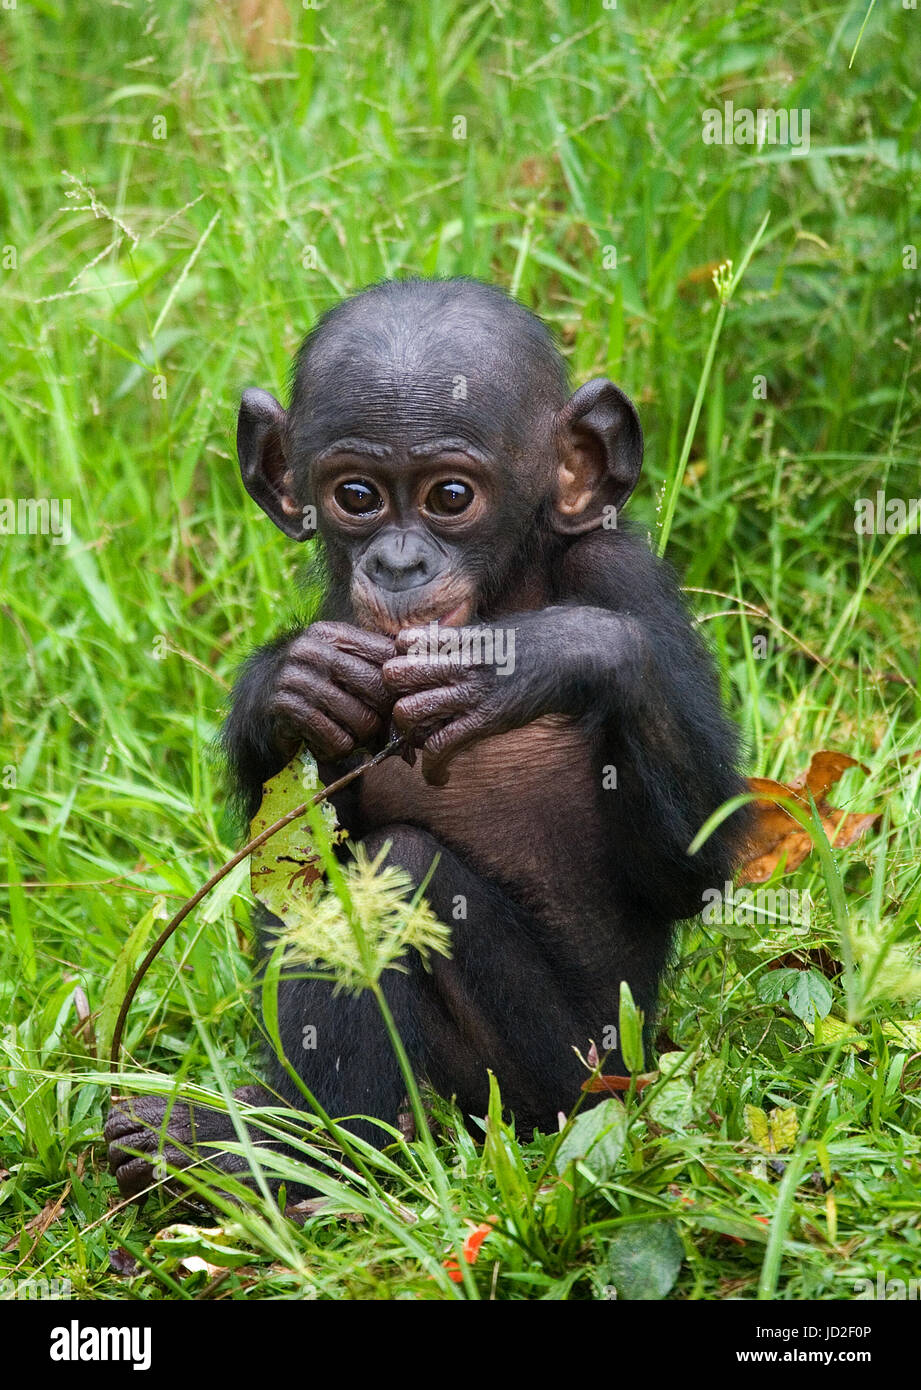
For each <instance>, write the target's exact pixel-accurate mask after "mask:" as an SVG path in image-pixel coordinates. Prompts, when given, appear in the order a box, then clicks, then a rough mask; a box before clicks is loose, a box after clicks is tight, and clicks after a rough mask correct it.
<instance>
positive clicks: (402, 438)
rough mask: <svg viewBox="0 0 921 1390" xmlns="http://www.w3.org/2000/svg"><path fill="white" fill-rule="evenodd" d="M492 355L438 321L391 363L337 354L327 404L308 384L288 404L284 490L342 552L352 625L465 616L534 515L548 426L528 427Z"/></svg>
mask: <svg viewBox="0 0 921 1390" xmlns="http://www.w3.org/2000/svg"><path fill="white" fill-rule="evenodd" d="M498 357H499V354H497V352H496V349H495V345H494V344H490V343H489V342H488V341H486V340H485V338H484V337H483V336H482V335H481V334H479V333H476V332H471V331H470V329H469V328H468V331H467V334H466V336H465V338H463V339H461V340H456V339H454V338H453V337H452V336H451V334H450V329H449V328H448V329H446V330H445V332H444V334H443V335H439V336H438V337H437V338H436V339H435V340H434V341H433V340H432V338H431V337H429V338H428V340H427V343H426V347H425V350H424V351H420V352H419V353H418V354H417V355H415V357H414V358H410V360H409V362H407V361H406V360H405V359H404V361H403V362H402V363H401V364H400V368H399V369H398V368H397V366H396V364H395V363H394V362H393V361H392V360H388V359H386V358H385V359H384V360H383V361H381V359H380V358H379V357H375V356H374V354H373V353H365V354H362V355H360V356H358V357H357V358H355V357H353V358H352V359H351V360H350V361H347V362H342V363H340V370H339V371H338V372H337V376H338V379H339V381H340V383H341V387H342V390H341V393H340V395H339V398H338V400H337V401H336V402H335V403H331V402H329V401H328V400H327V401H326V403H325V404H324V405H322V406H321V404H320V402H319V401H318V400H317V399H316V397H315V395H314V392H313V391H312V390H310V388H309V386H308V390H307V392H306V394H305V397H304V399H302V400H301V399H299V400H298V403H297V407H296V409H292V411H291V413H290V416H289V440H290V446H289V447H290V455H289V457H290V463H291V484H292V489H293V490H294V491H295V493H296V495H298V500H301V498H303V499H304V500H306V499H307V498H308V497H309V498H310V500H311V501H312V502H313V503H314V504H315V505H316V508H317V514H318V522H319V528H320V531H321V533H322V535H323V538H324V541H325V543H326V547H327V551H328V553H329V554H330V557H331V561H333V562H334V561H335V559H336V558H337V557H338V558H339V559H340V561H346V560H347V563H348V567H349V574H350V588H351V598H352V606H353V609H354V613H355V619H356V621H357V622H358V623H359V624H360V625H361V626H362V627H367V628H372V629H374V630H377V631H380V632H385V633H396V632H399V631H400V629H401V628H404V627H409V626H413V625H415V624H418V623H423V622H429V621H431V620H437V621H439V622H442V623H445V624H448V625H451V626H457V625H461V624H464V623H466V622H468V621H469V620H470V619H471V617H472V616H473V615H474V613H475V611H477V609H478V608H479V607H480V605H481V601H482V600H483V598H484V596H485V594H486V592H487V590H488V588H489V587H490V584H492V587H495V584H496V580H497V579H498V581H499V584H500V587H501V583H502V581H503V580H504V578H505V574H506V570H507V568H508V565H509V563H510V562H511V560H512V557H513V556H514V554H515V552H516V549H517V548H518V547H519V545H520V543H521V541H522V538H523V536H524V535H525V533H526V532H527V529H528V528H529V527H531V526H533V523H534V516H535V512H536V510H537V507H538V505H539V502H540V500H541V497H542V496H543V495H545V494H546V492H547V490H548V486H549V478H550V470H549V461H548V440H547V438H546V429H545V437H544V439H543V441H542V440H541V439H540V438H539V436H537V433H536V431H534V430H533V429H529V428H528V427H529V426H530V425H531V424H532V421H531V419H530V417H529V416H528V415H527V414H526V413H525V405H526V402H524V401H523V400H522V399H521V397H520V396H519V395H518V393H515V392H514V391H513V392H512V393H510V391H509V379H508V371H507V369H506V370H505V371H504V372H501V374H500V368H501V366H502V365H503V364H501V363H500V362H499V361H498V360H497V359H498ZM324 375H325V373H324ZM503 380H504V386H503V385H500V382H502V381H503ZM516 396H517V398H516ZM523 465H526V469H525V470H524V473H525V476H524V477H521V476H520V474H521V472H522V470H523ZM516 471H517V472H518V473H519V477H518V479H517V484H518V485H517V486H516ZM299 479H300V481H301V486H300V487H298V485H297V484H298V480H299Z"/></svg>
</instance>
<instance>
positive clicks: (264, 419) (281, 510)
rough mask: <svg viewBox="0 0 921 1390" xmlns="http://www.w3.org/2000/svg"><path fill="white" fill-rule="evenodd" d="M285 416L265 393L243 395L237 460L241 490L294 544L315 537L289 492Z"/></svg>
mask: <svg viewBox="0 0 921 1390" xmlns="http://www.w3.org/2000/svg"><path fill="white" fill-rule="evenodd" d="M287 418H288V417H287V414H286V412H285V410H284V407H283V406H281V405H279V403H278V401H277V400H276V399H275V397H274V396H270V395H269V393H268V391H258V390H256V389H255V388H253V387H251V388H250V390H248V391H244V392H243V399H242V400H241V402H240V413H239V415H238V416H237V457H238V458H239V460H240V472H241V473H242V475H243V486H244V487H245V488H246V491H247V492H248V493H249V495H250V497H252V499H253V501H254V502H258V503H259V506H260V507H261V508H262V510H263V511H264V512H265V514H266V515H267V516H270V517H271V518H272V520H273V521H274V522H275V525H276V526H277V527H278V528H279V530H281V531H284V533H285V535H286V536H290V537H291V539H292V540H294V541H305V540H306V539H307V537H308V536H312V535H313V534H314V530H313V528H312V527H308V526H307V525H306V524H305V520H304V512H303V508H302V507H300V506H299V505H298V503H297V501H296V500H295V498H294V496H293V495H292V492H291V470H290V468H289V467H288V463H287V460H286V459H285V451H284V447H283V444H282V438H283V436H284V429H285V422H286V421H287Z"/></svg>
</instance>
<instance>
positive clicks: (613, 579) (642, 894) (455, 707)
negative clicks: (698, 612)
mask: <svg viewBox="0 0 921 1390" xmlns="http://www.w3.org/2000/svg"><path fill="white" fill-rule="evenodd" d="M554 597H555V598H556V599H557V600H558V602H557V603H555V604H553V605H551V606H550V607H548V608H545V609H543V610H541V611H539V612H528V613H518V614H510V615H508V616H507V617H502V618H496V619H495V620H494V621H493V622H490V623H487V624H483V625H481V626H480V628H479V630H478V631H479V633H480V637H479V638H478V637H477V635H476V634H477V630H476V629H467V630H465V629H457V630H456V632H455V633H454V634H453V637H452V638H451V640H452V643H453V647H449V648H448V649H447V650H445V648H444V646H443V639H444V638H445V636H447V634H446V633H445V632H444V630H441V631H440V632H439V634H438V639H439V640H438V644H437V646H435V647H434V648H427V647H426V640H427V638H428V636H429V631H428V629H409V630H407V631H404V632H402V633H400V634H399V636H398V638H397V648H398V653H399V654H398V655H397V656H396V657H395V658H394V659H392V660H390V661H388V662H386V663H385V664H384V667H383V675H384V680H385V681H386V683H387V685H388V686H389V687H390V688H391V689H392V690H393V691H394V693H395V694H396V695H397V696H398V699H397V702H396V704H395V705H394V708H393V721H394V723H395V724H396V725H397V727H398V728H401V729H405V730H409V729H416V730H418V729H419V728H420V726H421V727H423V728H424V727H425V726H426V725H428V724H431V725H432V726H433V732H432V733H431V734H430V735H429V737H428V738H427V740H426V741H425V743H424V746H423V755H422V770H423V774H424V775H425V777H426V779H427V780H428V781H430V782H432V783H434V784H436V785H438V784H443V783H444V782H445V781H446V780H447V778H448V775H449V766H450V762H451V759H452V758H453V757H455V756H456V754H457V753H458V752H459V751H460V750H461V749H462V748H465V747H468V746H470V745H471V744H474V743H476V742H477V741H478V740H479V739H482V738H484V737H488V736H490V735H493V734H500V733H504V732H507V731H508V730H510V729H513V728H521V727H523V726H524V725H526V724H529V723H530V722H531V721H532V720H534V719H537V718H539V717H541V716H544V715H564V716H568V717H569V718H572V719H574V720H576V721H577V722H578V723H579V724H580V725H581V726H582V727H583V728H584V729H585V731H586V734H587V736H588V737H589V739H590V744H591V748H592V754H593V759H594V762H595V767H596V773H597V777H598V806H599V812H600V814H601V815H602V817H603V820H604V823H605V825H606V827H607V829H608V833H609V836H610V852H611V856H612V872H613V873H614V874H615V876H617V877H618V878H619V879H620V880H621V882H622V884H623V889H624V893H625V895H626V897H627V900H628V901H629V900H630V899H631V898H632V899H634V900H635V901H636V902H637V903H638V905H639V904H641V903H644V904H646V905H651V906H653V907H654V908H655V909H656V910H657V911H659V912H662V913H664V914H666V915H668V916H671V917H673V918H677V917H686V916H691V915H694V914H695V913H696V912H698V911H699V910H700V908H701V906H702V896H701V895H702V893H703V890H704V888H706V887H708V886H710V885H713V884H719V885H722V883H723V881H724V879H725V878H727V877H729V876H730V873H731V869H732V864H733V860H734V857H735V854H736V850H737V845H738V842H739V840H740V837H741V835H742V834H743V832H744V820H745V818H744V816H738V815H737V816H734V817H732V818H731V819H730V821H728V822H724V824H723V826H721V827H720V829H719V830H717V831H716V832H715V833H714V835H713V836H711V838H710V839H709V840H708V841H707V843H706V844H705V845H704V847H703V848H702V849H701V850H700V851H699V852H698V853H697V854H696V855H694V856H693V857H691V858H689V857H688V855H687V848H688V845H689V844H690V842H691V840H692V839H693V838H694V836H695V835H696V833H697V831H698V830H699V829H700V827H701V825H702V824H703V822H704V821H705V820H706V819H707V817H708V816H709V815H710V814H711V812H713V811H714V810H716V808H717V807H718V806H719V805H720V804H721V803H722V802H723V801H725V800H727V799H728V798H729V797H731V796H733V795H735V794H736V793H738V792H740V791H742V790H743V789H744V788H743V785H742V783H741V780H740V779H739V777H738V775H737V774H736V771H735V758H736V737H735V733H734V730H733V729H732V727H731V725H730V724H729V723H728V721H727V720H726V719H725V718H724V716H723V713H722V710H721V707H720V702H719V697H718V693H717V689H716V683H715V679H714V674H713V670H712V665H711V662H710V658H709V656H708V654H707V652H706V650H705V648H704V647H703V645H702V643H701V642H700V639H699V638H698V636H697V634H696V633H695V631H694V629H693V627H692V625H691V623H690V620H689V618H688V616H687V613H686V612H685V609H684V605H683V603H682V601H681V596H680V594H679V592H678V589H677V586H676V584H675V582H674V580H673V578H672V576H671V573H670V571H669V570H668V568H667V567H666V566H664V565H663V564H662V563H661V562H659V561H658V560H656V559H655V557H654V556H653V555H652V554H651V553H650V552H649V550H648V549H647V548H646V546H644V545H643V544H641V543H640V542H638V541H636V540H634V539H633V538H632V537H631V536H629V535H627V534H625V533H624V532H619V533H608V532H596V533H594V534H592V535H590V536H586V537H584V538H582V539H580V540H579V541H578V542H576V543H575V544H573V545H572V546H571V548H570V550H569V551H568V553H567V557H566V560H565V562H564V565H563V571H562V575H561V579H560V586H559V589H558V591H557V592H556V593H555V595H554ZM484 633H485V634H486V636H487V642H486V643H485V645H484V643H483V642H482V634H484ZM510 633H514V656H512V648H511V646H510V644H509V634H510ZM490 639H491V641H492V650H491V651H490V645H489V642H490ZM560 810H561V814H565V812H566V808H565V806H562V805H561V808H560Z"/></svg>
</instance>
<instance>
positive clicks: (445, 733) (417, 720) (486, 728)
mask: <svg viewBox="0 0 921 1390" xmlns="http://www.w3.org/2000/svg"><path fill="white" fill-rule="evenodd" d="M536 616H537V615H528V617H527V618H525V619H524V620H522V619H521V618H515V619H510V620H509V623H508V625H505V624H502V623H481V624H479V625H478V626H476V627H456V628H452V627H436V625H435V624H429V626H428V627H418V628H404V629H403V631H402V632H400V633H399V634H398V636H397V638H396V647H397V653H398V654H397V655H396V656H394V657H393V658H392V659H391V660H390V661H387V662H386V663H385V664H384V667H383V676H384V681H385V683H386V685H387V686H388V688H389V689H390V691H391V692H392V694H393V696H394V697H395V698H396V697H398V698H396V703H395V704H394V706H393V715H392V718H393V722H394V724H395V725H396V727H397V728H398V729H399V730H400V731H401V732H403V733H406V734H409V735H411V737H412V740H413V742H414V743H415V744H416V745H417V746H421V747H422V775H423V777H424V778H425V780H426V781H427V782H429V783H430V784H431V785H433V786H444V785H445V783H446V782H447V780H448V764H449V763H450V762H451V759H452V758H454V757H455V756H456V755H457V754H458V753H459V752H460V751H461V749H462V748H466V747H467V746H468V745H469V744H471V743H475V742H477V741H478V740H479V739H481V738H487V737H489V736H490V735H492V734H502V733H507V732H508V731H509V730H510V729H517V728H523V727H524V725H526V724H530V723H531V721H532V720H534V719H536V718H538V716H539V715H541V714H545V713H549V712H550V703H548V700H547V699H546V698H545V691H544V686H545V681H544V680H543V679H542V673H541V670H540V666H541V665H543V664H544V663H543V661H542V658H541V653H540V651H539V648H537V647H535V644H534V643H533V640H531V639H532V637H533V630H532V629H533V619H534V618H536ZM519 639H521V640H519ZM523 646H524V647H526V649H527V650H525V651H522V647H523ZM546 655H548V656H549V653H547V654H546ZM551 703H552V702H551Z"/></svg>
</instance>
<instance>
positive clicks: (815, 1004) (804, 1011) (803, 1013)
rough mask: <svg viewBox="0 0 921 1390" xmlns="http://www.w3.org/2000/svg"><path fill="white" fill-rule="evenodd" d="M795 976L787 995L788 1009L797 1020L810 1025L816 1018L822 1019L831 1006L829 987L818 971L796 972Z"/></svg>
mask: <svg viewBox="0 0 921 1390" xmlns="http://www.w3.org/2000/svg"><path fill="white" fill-rule="evenodd" d="M796 975H797V977H798V978H797V979H796V980H795V981H794V982H793V988H792V989H791V990H790V992H789V994H788V995H787V998H788V999H789V1001H790V1008H791V1009H792V1010H793V1012H794V1013H795V1014H796V1017H797V1018H801V1019H808V1020H809V1022H810V1023H812V1021H813V1019H814V1018H815V1017H816V1016H818V1017H819V1018H824V1017H825V1015H826V1014H827V1013H828V1012H829V1010H830V1009H831V1004H832V992H831V987H830V985H829V983H828V981H827V980H826V978H825V976H824V975H820V974H819V972H818V970H797V971H796Z"/></svg>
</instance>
